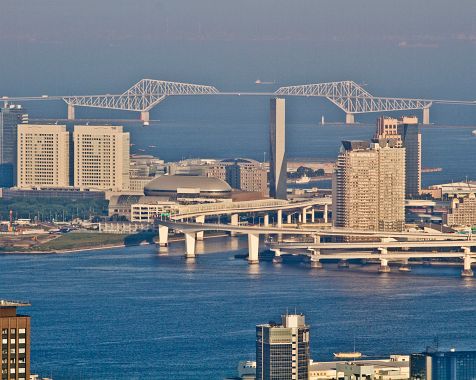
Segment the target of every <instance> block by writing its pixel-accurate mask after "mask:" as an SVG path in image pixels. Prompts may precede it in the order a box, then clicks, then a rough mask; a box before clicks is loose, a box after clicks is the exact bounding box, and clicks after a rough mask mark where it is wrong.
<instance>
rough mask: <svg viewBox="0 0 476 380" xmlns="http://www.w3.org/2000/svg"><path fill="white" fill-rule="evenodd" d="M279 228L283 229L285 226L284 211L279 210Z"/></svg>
mask: <svg viewBox="0 0 476 380" xmlns="http://www.w3.org/2000/svg"><path fill="white" fill-rule="evenodd" d="M277 224H278V228H281V227H282V226H283V210H278V221H277Z"/></svg>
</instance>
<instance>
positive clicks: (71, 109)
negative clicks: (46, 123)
mask: <svg viewBox="0 0 476 380" xmlns="http://www.w3.org/2000/svg"><path fill="white" fill-rule="evenodd" d="M74 119H75V114H74V106H73V105H72V104H68V120H74Z"/></svg>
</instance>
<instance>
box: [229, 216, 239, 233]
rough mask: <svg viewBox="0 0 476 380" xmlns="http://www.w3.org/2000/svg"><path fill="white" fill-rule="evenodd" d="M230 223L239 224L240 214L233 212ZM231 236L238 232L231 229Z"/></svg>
mask: <svg viewBox="0 0 476 380" xmlns="http://www.w3.org/2000/svg"><path fill="white" fill-rule="evenodd" d="M230 224H231V225H232V226H237V225H238V214H231V217H230ZM230 236H236V232H233V231H230Z"/></svg>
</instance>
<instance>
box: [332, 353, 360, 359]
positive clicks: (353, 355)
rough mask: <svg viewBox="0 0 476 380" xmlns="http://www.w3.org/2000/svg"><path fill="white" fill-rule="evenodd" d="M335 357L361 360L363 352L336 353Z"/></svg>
mask: <svg viewBox="0 0 476 380" xmlns="http://www.w3.org/2000/svg"><path fill="white" fill-rule="evenodd" d="M334 357H335V358H338V359H356V358H361V357H362V353H361V352H334Z"/></svg>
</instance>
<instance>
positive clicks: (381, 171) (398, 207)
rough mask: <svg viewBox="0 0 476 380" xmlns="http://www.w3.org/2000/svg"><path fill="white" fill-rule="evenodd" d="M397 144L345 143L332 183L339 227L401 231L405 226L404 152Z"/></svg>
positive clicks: (336, 220) (387, 142)
mask: <svg viewBox="0 0 476 380" xmlns="http://www.w3.org/2000/svg"><path fill="white" fill-rule="evenodd" d="M394 142H395V141H393V140H390V141H384V140H381V141H380V142H378V143H376V142H374V143H370V142H367V141H343V142H342V149H341V152H340V154H339V157H338V159H337V163H336V168H335V172H334V180H333V217H334V225H335V226H336V227H344V228H350V229H358V230H367V231H377V230H378V231H402V230H403V228H404V225H405V148H401V147H396V146H392V145H391V144H392V143H394Z"/></svg>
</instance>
